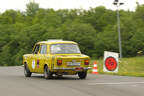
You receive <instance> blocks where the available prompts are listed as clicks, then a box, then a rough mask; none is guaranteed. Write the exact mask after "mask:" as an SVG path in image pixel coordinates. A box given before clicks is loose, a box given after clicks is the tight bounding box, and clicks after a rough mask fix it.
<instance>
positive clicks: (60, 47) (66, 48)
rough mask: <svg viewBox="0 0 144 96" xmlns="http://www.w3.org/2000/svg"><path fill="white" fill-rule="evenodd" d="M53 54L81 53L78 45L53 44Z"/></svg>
mask: <svg viewBox="0 0 144 96" xmlns="http://www.w3.org/2000/svg"><path fill="white" fill-rule="evenodd" d="M51 53H52V54H74V53H76V54H79V53H81V52H80V50H79V47H78V45H77V44H53V45H51Z"/></svg>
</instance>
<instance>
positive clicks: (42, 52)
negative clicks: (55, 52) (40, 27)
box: [40, 45, 47, 54]
mask: <svg viewBox="0 0 144 96" xmlns="http://www.w3.org/2000/svg"><path fill="white" fill-rule="evenodd" d="M46 53H47V45H41V50H40V54H46Z"/></svg>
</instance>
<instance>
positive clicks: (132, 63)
mask: <svg viewBox="0 0 144 96" xmlns="http://www.w3.org/2000/svg"><path fill="white" fill-rule="evenodd" d="M94 61H96V62H97V64H98V72H99V73H100V74H110V75H121V76H139V77H144V56H142V57H132V58H122V59H120V60H119V70H118V73H111V72H110V73H105V72H103V59H98V60H91V63H90V66H91V67H92V68H93V62H94ZM89 72H90V73H91V72H92V69H91V70H89Z"/></svg>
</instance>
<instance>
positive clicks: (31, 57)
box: [23, 41, 90, 74]
mask: <svg viewBox="0 0 144 96" xmlns="http://www.w3.org/2000/svg"><path fill="white" fill-rule="evenodd" d="M60 43H68V44H77V43H76V42H73V41H55V42H49V41H41V42H38V43H36V44H40V45H42V44H45V45H47V54H40V52H38V53H37V54H25V55H23V64H25V63H26V64H27V65H28V68H29V70H30V72H35V73H43V72H44V66H45V65H46V64H47V65H48V67H49V69H50V71H51V72H56V73H62V72H67V74H76V72H77V71H75V70H68V69H67V70H65V69H64V70H62V69H61V70H56V68H58V69H60V68H70V69H71V68H76V67H77V66H67V62H72V60H75V61H76V62H81V64H80V66H78V67H83V68H88V67H89V65H85V64H84V60H86V59H90V57H89V56H86V55H83V54H51V53H50V46H51V44H60ZM33 50H34V49H33ZM58 59H61V60H62V65H61V66H58V65H57V60H58ZM38 60H39V66H37V61H38ZM32 66H33V67H32Z"/></svg>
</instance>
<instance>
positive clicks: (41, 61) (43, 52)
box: [38, 44, 47, 73]
mask: <svg viewBox="0 0 144 96" xmlns="http://www.w3.org/2000/svg"><path fill="white" fill-rule="evenodd" d="M46 54H47V45H46V44H41V47H40V54H39V56H38V60H39V64H38V66H39V67H38V72H40V73H43V67H44V64H45V60H46V58H45V56H46Z"/></svg>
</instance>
